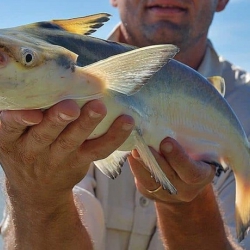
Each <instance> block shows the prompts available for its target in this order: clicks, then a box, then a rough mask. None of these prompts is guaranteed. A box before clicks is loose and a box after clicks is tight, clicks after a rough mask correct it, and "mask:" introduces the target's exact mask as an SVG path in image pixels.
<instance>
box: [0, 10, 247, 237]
mask: <svg viewBox="0 0 250 250" xmlns="http://www.w3.org/2000/svg"><path fill="white" fill-rule="evenodd" d="M108 20H109V15H108V14H106V13H99V14H94V15H90V16H86V17H79V18H72V19H64V20H60V19H59V20H52V21H42V22H37V23H32V24H27V25H22V26H18V27H11V28H5V29H0V110H20V109H46V108H49V107H51V106H52V105H54V104H56V103H58V102H59V101H62V100H65V99H73V100H76V102H77V103H78V104H79V106H82V105H84V104H85V103H87V102H88V101H90V100H93V99H100V100H102V101H103V102H104V104H105V105H106V107H107V115H106V117H105V118H104V120H103V121H102V122H101V123H100V124H99V125H98V126H97V127H96V129H95V130H94V131H93V132H92V134H91V135H90V136H89V138H88V139H93V138H97V137H99V136H101V135H103V134H104V133H105V132H106V131H107V129H108V128H109V126H110V125H111V124H112V122H113V121H114V120H115V119H116V118H117V117H118V116H120V115H122V114H127V115H130V116H132V117H133V118H134V120H135V128H134V129H133V131H132V132H131V135H130V136H129V137H128V138H127V140H126V141H125V142H124V143H123V144H122V145H121V146H120V147H119V148H118V149H117V150H116V151H114V152H113V153H112V154H111V155H110V156H108V157H107V158H106V159H101V160H98V161H95V165H96V166H97V168H99V169H100V171H102V172H103V173H104V174H105V175H107V176H108V177H110V178H116V177H117V176H118V175H119V174H120V173H121V167H122V165H123V163H124V162H125V160H126V158H127V156H128V154H129V153H130V152H131V150H132V149H137V150H138V152H139V154H140V156H141V159H142V160H143V162H144V163H145V165H146V166H147V167H148V169H149V170H150V172H151V175H152V176H153V177H154V178H155V180H156V181H157V182H159V183H160V184H161V185H162V187H163V188H164V189H167V190H168V191H169V193H171V194H173V195H175V194H176V193H177V191H178V190H176V188H175V187H174V186H173V185H172V183H171V182H170V181H169V180H168V178H167V176H166V175H165V173H164V172H163V171H162V170H161V168H160V166H159V165H158V163H157V162H156V160H155V158H154V157H153V154H152V153H151V151H150V150H149V146H150V147H152V148H154V149H155V150H157V151H158V152H159V145H160V142H161V141H162V139H163V138H165V137H172V138H174V139H175V140H177V141H178V142H179V143H180V144H181V145H182V147H183V148H184V149H185V151H186V152H187V153H188V154H189V155H190V157H192V158H193V159H195V160H201V161H205V162H207V163H211V164H217V165H219V166H221V167H222V168H223V169H224V170H226V169H227V168H228V167H229V168H231V169H232V170H233V173H234V176H235V180H236V200H235V207H236V209H235V211H236V212H235V213H236V218H235V219H236V231H237V237H238V240H239V241H241V240H242V239H244V237H245V232H246V230H247V228H248V227H249V225H250V195H249V192H250V168H249V163H250V144H249V141H248V139H247V136H246V134H245V132H244V129H243V127H242V125H241V123H240V121H239V120H238V118H237V116H236V114H235V113H234V111H233V110H232V108H231V107H230V105H229V104H228V102H227V101H226V99H225V98H224V94H225V82H224V80H223V79H222V78H221V77H218V76H217V77H216V76H215V77H210V78H205V77H204V76H202V75H201V74H199V73H198V72H197V71H195V70H193V69H192V68H190V67H188V66H187V65H184V64H182V63H181V62H178V61H177V60H175V59H174V56H175V55H176V54H177V53H178V51H179V49H178V48H177V47H176V46H175V45H172V44H162V45H152V46H147V47H143V48H136V47H134V46H130V45H127V44H123V43H116V42H112V41H108V40H104V39H100V38H96V37H94V36H92V34H93V33H94V32H95V30H97V29H98V28H100V27H101V26H102V25H103V24H104V23H105V22H106V21H108ZM232 142H233V143H232Z"/></svg>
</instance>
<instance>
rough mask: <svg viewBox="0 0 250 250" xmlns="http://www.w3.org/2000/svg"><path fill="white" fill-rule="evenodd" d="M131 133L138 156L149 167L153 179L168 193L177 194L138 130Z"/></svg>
mask: <svg viewBox="0 0 250 250" xmlns="http://www.w3.org/2000/svg"><path fill="white" fill-rule="evenodd" d="M133 135H134V139H135V144H136V149H137V150H138V153H139V154H140V157H141V158H142V160H143V162H144V164H145V165H146V166H147V167H148V168H149V170H150V173H151V175H152V176H153V177H154V178H155V181H156V182H159V183H160V184H161V185H162V187H163V189H167V190H168V191H169V193H170V194H177V190H176V188H175V187H174V186H173V184H172V183H171V182H170V181H169V179H168V178H167V176H166V175H165V173H164V172H163V171H162V169H161V167H160V166H159V164H158V163H157V161H156V160H155V157H154V156H153V154H152V152H151V151H150V149H149V148H148V146H147V145H146V143H145V141H144V139H143V137H142V136H141V133H140V131H139V130H138V129H137V130H134V131H133Z"/></svg>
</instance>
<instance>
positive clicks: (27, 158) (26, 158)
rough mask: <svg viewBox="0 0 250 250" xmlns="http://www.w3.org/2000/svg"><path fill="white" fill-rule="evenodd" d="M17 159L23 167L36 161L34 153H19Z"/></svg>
mask: <svg viewBox="0 0 250 250" xmlns="http://www.w3.org/2000/svg"><path fill="white" fill-rule="evenodd" d="M19 157H20V159H21V161H22V162H23V163H24V164H25V165H32V164H34V162H35V161H36V156H35V154H34V153H28V152H22V151H21V152H19Z"/></svg>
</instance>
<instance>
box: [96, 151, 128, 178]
mask: <svg viewBox="0 0 250 250" xmlns="http://www.w3.org/2000/svg"><path fill="white" fill-rule="evenodd" d="M129 154H130V152H124V151H115V152H113V153H112V154H111V155H110V156H108V157H107V158H105V159H103V160H99V161H95V162H94V164H95V165H96V166H97V167H98V168H99V169H100V171H101V172H102V173H103V174H105V175H106V176H108V177H109V178H112V179H115V178H116V177H117V176H118V175H120V174H121V167H122V166H123V164H124V162H125V161H126V159H127V157H128V155H129Z"/></svg>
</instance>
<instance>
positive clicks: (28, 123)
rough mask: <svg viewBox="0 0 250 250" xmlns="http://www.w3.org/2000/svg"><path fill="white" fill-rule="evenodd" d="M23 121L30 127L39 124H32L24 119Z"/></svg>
mask: <svg viewBox="0 0 250 250" xmlns="http://www.w3.org/2000/svg"><path fill="white" fill-rule="evenodd" d="M22 121H23V122H24V123H25V124H27V125H29V126H32V125H36V124H38V123H37V122H31V121H27V120H25V119H22Z"/></svg>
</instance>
